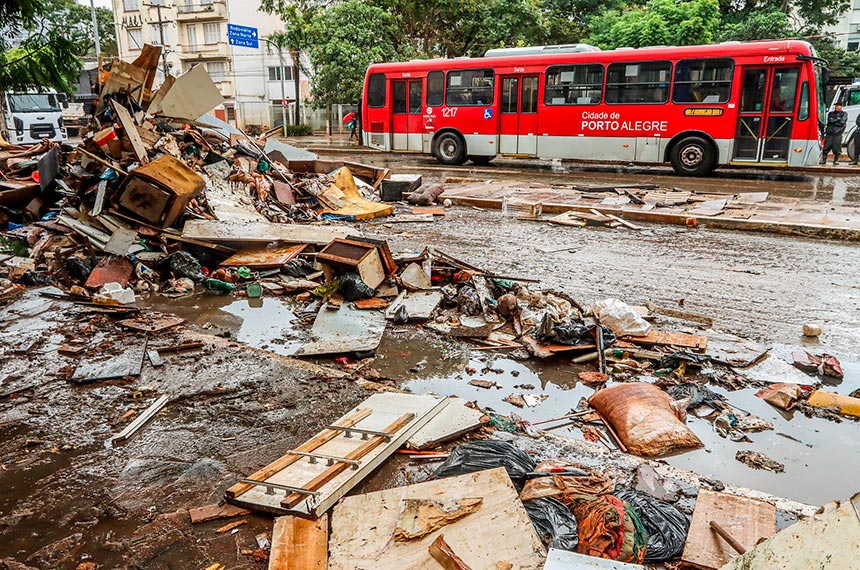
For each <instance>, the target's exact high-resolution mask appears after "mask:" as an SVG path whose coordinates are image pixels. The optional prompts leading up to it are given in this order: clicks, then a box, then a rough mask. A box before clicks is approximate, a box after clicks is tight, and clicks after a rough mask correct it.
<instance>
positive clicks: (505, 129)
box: [498, 75, 538, 155]
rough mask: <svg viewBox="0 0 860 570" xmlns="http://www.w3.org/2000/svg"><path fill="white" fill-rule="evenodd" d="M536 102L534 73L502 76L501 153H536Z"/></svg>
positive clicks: (536, 79)
mask: <svg viewBox="0 0 860 570" xmlns="http://www.w3.org/2000/svg"><path fill="white" fill-rule="evenodd" d="M537 102H538V76H537V75H507V76H503V77H502V94H501V108H500V109H499V146H498V148H499V153H500V154H522V155H536V154H537V135H536V133H537V117H538V116H537Z"/></svg>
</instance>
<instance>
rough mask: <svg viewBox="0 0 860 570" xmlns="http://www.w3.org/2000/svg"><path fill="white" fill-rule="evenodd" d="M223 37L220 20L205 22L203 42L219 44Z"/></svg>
mask: <svg viewBox="0 0 860 570" xmlns="http://www.w3.org/2000/svg"><path fill="white" fill-rule="evenodd" d="M220 39H221V24H220V23H219V22H209V23H208V24H203V42H204V43H206V44H217V43H218V41H219V40H220Z"/></svg>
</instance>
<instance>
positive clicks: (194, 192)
mask: <svg viewBox="0 0 860 570" xmlns="http://www.w3.org/2000/svg"><path fill="white" fill-rule="evenodd" d="M205 187H206V183H205V182H204V180H203V179H202V178H201V177H200V176H199V175H198V174H197V173H196V172H194V171H193V170H192V169H191V168H189V167H188V166H186V165H185V164H183V163H182V162H180V161H179V160H177V159H176V158H173V157H172V156H171V155H168V154H165V155H162V156H160V157H158V158H156V159H155V160H153V161H152V162H150V163H149V164H146V165H144V166H141V167H139V168H136V169H135V170H133V171H131V172H130V173H129V175H128V176H127V177H126V179H125V180H124V181H123V183H122V186H120V187H119V190H118V191H117V195H116V196H115V198H114V203H115V205H116V206H117V208H118V210H119V212H120V213H122V214H125V215H127V216H131V217H133V218H135V219H138V220H140V221H142V222H144V223H146V224H149V225H153V226H156V227H158V228H166V227H169V226H171V225H172V224H173V222H175V221H176V220H177V219H178V218H179V216H180V215H182V213H183V212H184V211H185V207H186V206H188V204H189V203H190V202H191V200H193V199H194V198H195V197H197V196H198V195H200V194H201V193H202V192H203V189H204V188H205Z"/></svg>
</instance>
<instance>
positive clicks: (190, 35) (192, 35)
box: [185, 24, 197, 50]
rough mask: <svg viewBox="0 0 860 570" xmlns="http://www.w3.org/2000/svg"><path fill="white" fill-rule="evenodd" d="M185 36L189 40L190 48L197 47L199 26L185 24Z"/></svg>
mask: <svg viewBox="0 0 860 570" xmlns="http://www.w3.org/2000/svg"><path fill="white" fill-rule="evenodd" d="M185 37H186V39H187V40H188V42H187V43H188V48H189V49H192V50H196V49H197V26H195V25H194V24H191V25H190V26H185Z"/></svg>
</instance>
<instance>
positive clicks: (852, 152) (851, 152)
mask: <svg viewBox="0 0 860 570" xmlns="http://www.w3.org/2000/svg"><path fill="white" fill-rule="evenodd" d="M857 142H858V141H857V131H854V133H852V135H851V136H850V137H849V138H848V144H847V145H846V147H845V152H847V153H848V158H850V159H851V162H854V161H855V160H857Z"/></svg>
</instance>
